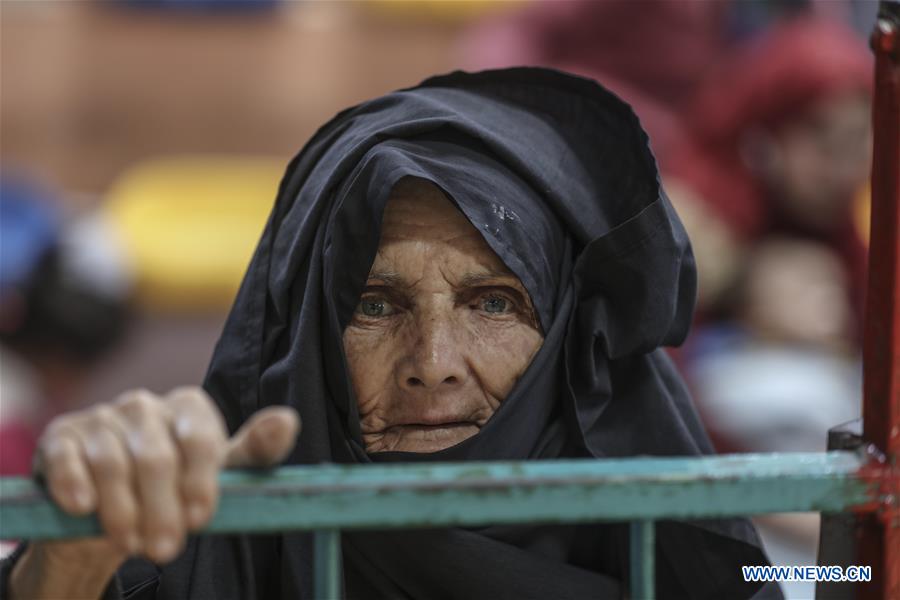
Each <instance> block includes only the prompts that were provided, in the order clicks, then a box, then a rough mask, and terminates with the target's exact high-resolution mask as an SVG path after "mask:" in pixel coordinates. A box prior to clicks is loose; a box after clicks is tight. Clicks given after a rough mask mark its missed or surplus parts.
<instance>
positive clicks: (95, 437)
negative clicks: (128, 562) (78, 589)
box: [74, 406, 141, 554]
mask: <svg viewBox="0 0 900 600" xmlns="http://www.w3.org/2000/svg"><path fill="white" fill-rule="evenodd" d="M92 412H93V415H92V418H90V419H88V420H86V421H85V423H84V425H83V426H82V427H80V428H78V429H76V430H74V431H75V432H76V433H77V435H78V437H79V441H80V444H81V448H82V452H83V454H84V457H85V459H86V461H87V465H88V467H89V469H90V472H91V477H92V479H93V482H94V488H95V489H96V490H97V516H98V518H99V520H100V525H101V526H102V528H103V531H104V532H105V533H106V535H107V537H109V539H110V541H112V542H113V544H114V545H115V546H117V547H118V548H120V549H121V550H123V551H125V552H127V553H129V554H135V553H137V552H139V551H140V549H141V536H140V533H139V530H138V505H137V499H136V498H135V495H134V490H133V487H132V469H131V459H130V458H129V456H128V450H127V449H126V447H125V444H124V441H123V439H122V437H121V436H120V435H119V433H118V432H119V431H120V429H121V424H120V423H119V422H118V421H117V418H116V415H115V412H114V411H113V410H112V409H110V407H109V406H99V407H97V409H95V410H94V411H92Z"/></svg>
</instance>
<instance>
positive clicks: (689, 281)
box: [156, 68, 766, 600]
mask: <svg viewBox="0 0 900 600" xmlns="http://www.w3.org/2000/svg"><path fill="white" fill-rule="evenodd" d="M410 176H412V177H419V178H422V179H425V180H428V181H431V182H432V183H434V184H435V185H437V186H438V187H439V188H441V189H442V190H443V191H444V192H445V193H446V195H447V196H448V197H449V198H450V199H451V200H452V201H453V202H454V203H455V204H456V205H457V207H458V208H459V209H460V210H461V211H462V212H463V213H464V214H465V216H466V217H467V218H468V219H469V220H470V221H471V223H472V224H473V225H474V226H475V227H476V228H477V229H478V230H479V231H480V232H481V233H482V235H483V236H484V238H485V240H486V241H487V243H488V244H489V245H490V246H491V248H492V249H493V250H494V251H495V252H496V253H497V255H498V256H499V257H500V258H501V259H502V260H503V261H504V262H505V263H506V265H507V266H508V267H509V268H510V269H511V270H512V271H513V272H514V273H515V274H516V275H517V276H518V277H519V278H520V279H521V281H522V282H523V284H524V285H525V287H526V288H527V289H528V291H529V293H530V295H531V298H532V300H533V302H534V305H535V307H536V311H537V313H538V317H539V321H540V324H541V327H542V330H543V332H544V335H545V340H544V343H543V345H542V347H541V349H540V350H539V351H538V353H537V355H536V356H535V358H534V360H533V361H532V363H531V365H530V366H529V368H528V369H527V371H526V372H525V373H524V375H523V376H522V377H521V379H520V380H519V381H518V382H517V384H516V386H515V388H514V389H513V391H512V392H511V393H510V395H509V396H508V397H507V398H506V400H505V401H504V402H503V404H502V405H501V406H500V408H499V409H498V411H497V412H496V414H495V415H494V416H493V417H492V418H491V420H490V421H489V422H488V423H487V424H486V425H485V426H484V427H483V428H482V429H481V431H480V432H479V433H478V434H477V435H476V436H474V437H472V438H469V439H468V440H465V441H464V442H462V443H460V444H458V445H456V446H453V447H451V448H448V449H446V450H442V451H440V452H435V453H433V454H412V453H384V454H375V455H371V456H370V455H367V453H366V452H365V449H364V445H363V443H362V438H361V434H360V426H359V417H358V414H357V409H356V402H355V400H354V397H353V391H352V389H351V386H350V383H349V378H348V372H347V368H346V364H345V358H344V355H343V350H342V343H341V339H342V332H343V329H344V327H345V326H346V325H347V323H348V321H349V319H350V316H351V314H352V313H353V310H354V308H355V306H356V304H357V303H358V300H359V296H360V292H361V290H362V286H363V284H364V282H365V280H366V276H367V274H368V272H369V268H370V266H371V264H372V262H373V259H374V256H375V252H376V249H377V246H378V241H379V232H380V227H381V218H382V212H383V209H384V205H385V203H386V201H387V199H388V196H389V194H390V192H391V189H392V188H393V187H394V185H395V184H396V183H397V182H398V181H399V180H400V179H401V178H403V177H410ZM695 288H696V272H695V268H694V259H693V256H692V254H691V250H690V245H689V243H688V240H687V236H686V235H685V232H684V229H683V228H682V226H681V223H680V222H679V221H678V218H677V217H676V216H675V213H674V212H673V210H672V207H671V206H670V204H669V201H668V200H667V199H666V197H665V194H664V192H663V191H662V189H661V187H660V183H659V175H658V171H657V168H656V164H655V161H654V158H653V156H652V154H651V152H650V149H649V147H648V140H647V136H646V134H645V133H644V131H643V130H642V128H641V126H640V124H639V122H638V119H637V117H636V116H635V115H634V113H633V112H632V111H631V109H630V108H629V107H628V106H627V105H626V104H625V103H623V102H622V101H621V100H619V99H618V98H616V97H615V96H613V95H612V94H611V93H610V92H608V91H606V90H605V89H603V88H602V87H600V86H599V85H597V84H596V83H594V82H592V81H589V80H586V79H582V78H578V77H574V76H570V75H566V74H563V73H560V72H556V71H550V70H546V69H535V68H519V69H508V70H502V71H488V72H482V73H475V74H469V73H461V72H456V73H452V74H450V75H446V76H440V77H434V78H431V79H428V80H426V81H425V82H423V83H422V84H420V85H419V86H416V87H414V88H410V89H407V90H402V91H398V92H395V93H393V94H389V95H387V96H384V97H382V98H378V99H375V100H372V101H370V102H366V103H364V104H361V105H359V106H356V107H353V108H351V109H348V110H345V111H344V112H342V113H340V114H338V115H337V116H336V117H335V118H334V119H332V120H331V121H330V122H329V123H327V124H326V125H325V126H324V127H322V128H321V129H320V130H319V131H318V132H317V133H316V135H315V136H314V137H313V138H312V140H310V142H309V143H308V144H307V145H306V147H305V148H304V149H303V150H302V151H301V153H300V154H299V155H298V156H297V157H296V158H295V159H294V160H293V161H292V162H291V164H290V165H289V167H288V170H287V174H286V175H285V177H284V179H283V181H282V183H281V187H280V190H279V194H278V199H277V201H276V204H275V207H274V209H273V212H272V215H271V217H270V219H269V222H268V224H267V226H266V229H265V232H264V233H263V236H262V239H261V241H260V243H259V246H258V248H257V250H256V253H255V255H254V257H253V260H252V262H251V264H250V267H249V269H248V271H247V274H246V277H245V279H244V282H243V284H242V286H241V289H240V292H239V294H238V297H237V299H236V301H235V304H234V307H233V309H232V312H231V314H230V316H229V318H228V321H227V324H226V326H225V329H224V332H223V334H222V337H221V339H220V341H219V344H218V346H217V347H216V351H215V355H214V356H213V359H212V363H211V365H210V369H209V373H208V376H207V379H206V389H207V390H208V391H209V393H210V394H211V395H212V396H213V398H215V400H216V401H217V402H218V404H219V406H220V407H221V409H222V412H223V414H224V415H225V418H226V421H227V423H228V425H229V428H230V429H231V430H232V431H233V430H234V429H236V428H237V427H238V426H239V425H240V424H241V423H242V422H244V421H245V420H246V419H247V417H248V416H249V415H250V414H251V413H253V412H254V411H256V410H258V409H260V408H262V407H263V406H268V405H273V404H287V405H291V406H294V407H295V408H296V409H297V410H298V411H299V412H300V415H301V418H302V422H303V432H302V434H301V436H300V439H299V441H298V444H297V447H296V449H295V450H294V452H293V454H292V455H291V457H290V460H289V461H288V462H290V463H317V462H322V461H334V462H342V463H365V462H370V461H398V460H399V461H432V460H441V461H443V460H447V461H451V460H452V461H459V460H496V459H521V460H533V459H552V458H562V457H568V458H571V457H607V456H609V457H614V456H615V457H618V456H634V455H662V456H668V455H700V454H708V453H711V452H712V450H711V447H710V444H709V441H708V440H707V437H706V435H705V433H704V431H703V429H702V427H701V425H700V423H699V421H698V419H697V415H696V413H695V411H694V409H693V407H692V405H691V401H690V399H689V397H688V394H687V392H686V391H685V388H684V386H683V384H682V382H681V380H680V379H679V377H678V375H677V374H676V372H675V370H674V369H673V367H672V365H671V363H670V362H669V360H668V359H667V358H666V355H665V353H664V352H663V351H662V350H661V349H660V347H661V346H663V345H674V344H678V343H680V342H681V341H682V340H683V338H684V336H685V334H686V332H687V328H688V325H689V323H690V320H691V313H692V310H693V305H694V296H695ZM627 539H628V536H627V525H626V524H584V525H573V526H559V525H556V526H532V525H523V526H513V527H510V526H504V527H485V528H466V529H463V528H456V529H446V530H427V531H423V530H413V531H399V532H398V531H392V532H345V533H344V535H343V558H344V569H345V582H346V592H347V595H348V596H349V597H354V598H376V597H390V598H448V599H449V598H457V599H462V598H535V599H537V598H540V599H542V600H543V599H546V598H588V597H600V598H605V597H620V596H622V594H623V593H624V590H625V587H626V585H627V584H626V582H625V580H626V578H627V573H628V563H627V557H628V542H627ZM657 540H658V541H657V585H658V586H659V591H660V594H661V595H662V596H663V597H690V598H713V597H716V598H718V597H729V598H738V597H748V596H750V595H752V592H753V591H754V590H755V589H756V588H757V587H758V585H757V584H747V583H744V582H743V579H742V578H741V572H740V565H742V564H765V563H766V559H765V557H764V556H763V554H762V552H761V550H760V548H759V541H758V540H757V538H756V535H755V533H754V531H753V529H752V527H751V526H750V525H749V523H748V522H746V521H745V520H717V521H704V522H691V523H684V522H678V523H676V522H662V523H660V524H659V527H658V531H657ZM311 563H312V550H311V537H310V535H309V534H288V535H283V536H277V537H273V536H255V537H254V536H236V537H204V538H198V539H197V540H194V541H193V542H192V543H191V544H190V545H189V547H188V550H187V551H186V552H185V554H184V555H183V556H182V557H181V558H180V559H178V561H176V562H175V563H173V564H172V565H170V566H169V567H167V568H165V569H164V570H163V571H162V576H161V578H160V579H159V581H158V583H157V584H156V585H158V591H157V595H158V596H165V597H169V596H184V597H186V596H190V597H192V598H231V597H234V598H249V597H256V598H267V599H268V598H310V597H311V590H312V569H311Z"/></svg>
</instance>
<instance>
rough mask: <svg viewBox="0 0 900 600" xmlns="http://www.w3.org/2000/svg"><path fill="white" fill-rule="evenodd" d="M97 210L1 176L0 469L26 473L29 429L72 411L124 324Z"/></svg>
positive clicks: (122, 288) (119, 288)
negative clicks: (73, 215)
mask: <svg viewBox="0 0 900 600" xmlns="http://www.w3.org/2000/svg"><path fill="white" fill-rule="evenodd" d="M111 236H112V233H111V231H110V230H109V228H108V227H107V226H106V224H105V222H104V220H103V218H102V216H100V214H89V215H84V216H81V217H79V218H77V219H73V220H66V219H65V218H64V216H63V215H62V214H61V212H60V208H59V205H58V203H57V202H56V198H55V197H54V195H53V193H52V192H50V191H48V190H46V189H45V188H44V187H43V186H41V185H39V184H36V183H34V182H32V181H31V180H29V179H27V178H25V177H23V176H21V175H18V174H17V175H11V174H9V173H3V176H2V177H0V474H2V475H21V474H27V473H29V472H30V471H31V457H32V453H33V451H34V448H35V444H36V440H37V435H38V433H39V432H40V431H41V430H42V429H43V427H44V425H45V424H46V423H47V421H49V420H50V419H51V418H52V417H54V416H55V415H56V414H58V413H60V412H63V411H66V410H72V409H73V408H75V407H77V406H78V405H79V404H80V403H81V401H82V396H81V391H82V388H83V386H84V385H85V384H86V382H87V381H88V378H89V376H90V373H91V371H92V367H93V366H95V365H97V364H98V363H99V362H100V361H101V360H102V359H103V358H104V357H106V356H107V355H108V353H109V352H110V351H111V350H112V349H113V348H115V346H116V343H117V342H118V341H119V340H120V339H121V337H122V335H123V333H124V332H125V330H126V326H127V323H128V293H129V277H128V273H127V269H126V268H125V266H124V265H123V264H122V263H121V262H120V256H121V254H120V252H119V251H118V249H117V247H116V245H115V241H114V239H113V238H112V237H111Z"/></svg>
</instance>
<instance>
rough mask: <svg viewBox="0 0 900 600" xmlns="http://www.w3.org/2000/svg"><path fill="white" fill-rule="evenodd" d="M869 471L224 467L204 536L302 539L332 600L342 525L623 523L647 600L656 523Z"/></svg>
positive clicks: (596, 465) (54, 526)
mask: <svg viewBox="0 0 900 600" xmlns="http://www.w3.org/2000/svg"><path fill="white" fill-rule="evenodd" d="M874 464H879V463H878V462H877V460H876V461H874ZM872 468H873V459H872V457H869V456H867V455H866V454H865V453H864V452H849V451H835V452H827V453H812V454H781V455H779V454H740V455H727V456H709V457H701V458H624V459H608V460H567V461H535V462H476V463H448V464H429V465H411V464H407V465H390V466H381V465H365V466H363V465H347V466H341V465H317V466H304V467H283V468H280V469H276V470H274V471H271V472H269V473H259V472H251V471H230V472H226V473H223V474H222V475H221V485H222V488H221V489H222V499H221V503H220V507H219V510H218V512H217V513H216V515H215V517H214V518H213V520H212V521H211V523H210V524H209V526H208V527H207V528H206V531H207V532H209V533H226V532H229V533H234V532H267V531H269V532H274V531H287V530H293V531H303V530H306V531H309V530H312V531H314V532H315V569H314V572H315V590H316V597H317V598H337V597H339V595H340V589H341V568H340V532H341V530H342V529H361V528H371V529H381V530H383V529H391V528H409V527H451V526H475V525H487V524H501V523H578V522H591V521H593V522H596V521H630V522H631V550H630V552H631V565H632V569H631V577H630V595H631V597H632V598H642V599H649V598H652V597H653V594H654V589H653V581H654V576H653V573H654V564H653V556H654V522H655V521H657V520H659V519H667V518H678V519H690V518H707V517H731V516H737V515H746V514H762V513H773V512H791V511H823V512H844V511H850V510H857V511H874V510H877V508H878V507H879V506H881V505H882V504H883V502H884V501H885V498H884V497H883V494H884V493H885V491H884V489H883V488H882V486H881V485H880V483H879V481H878V476H877V475H878V473H877V472H873V471H872V470H871V469H872ZM862 474H865V475H864V476H863V475H862ZM0 523H2V532H3V536H4V537H12V538H28V539H53V538H65V537H78V536H86V535H92V534H97V533H99V531H100V529H99V524H98V522H97V520H96V517H72V516H69V515H67V514H65V513H63V512H62V511H60V510H59V509H58V508H57V507H56V506H55V505H54V504H53V503H52V502H50V501H49V500H48V499H47V497H46V495H45V494H44V492H43V490H42V489H40V487H39V485H38V484H36V483H35V482H33V481H32V480H30V479H25V478H7V479H3V480H2V481H0Z"/></svg>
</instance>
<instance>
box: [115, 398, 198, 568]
mask: <svg viewBox="0 0 900 600" xmlns="http://www.w3.org/2000/svg"><path fill="white" fill-rule="evenodd" d="M117 404H118V405H119V410H118V413H119V415H120V416H121V418H122V420H123V422H124V423H125V435H126V444H127V446H128V450H129V452H130V453H131V460H132V462H133V465H134V478H135V488H136V489H137V495H138V503H139V506H140V524H139V529H140V532H141V536H142V537H143V539H144V548H143V549H144V554H145V555H146V556H147V557H148V558H150V559H151V560H153V561H154V562H158V563H164V562H168V561H170V560H172V559H173V558H175V556H176V555H177V554H178V552H179V551H180V550H181V546H182V545H183V543H184V517H183V514H182V506H181V496H180V493H179V490H178V474H179V462H180V461H179V456H178V450H177V448H176V447H175V443H174V440H173V439H172V435H171V433H170V430H169V416H168V413H167V411H164V410H163V404H162V402H161V401H160V400H159V399H158V398H157V397H156V396H154V395H153V394H151V393H149V392H146V391H137V392H132V393H130V394H129V395H128V396H127V397H123V398H122V399H121V400H120V401H119V402H118V403H117Z"/></svg>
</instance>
